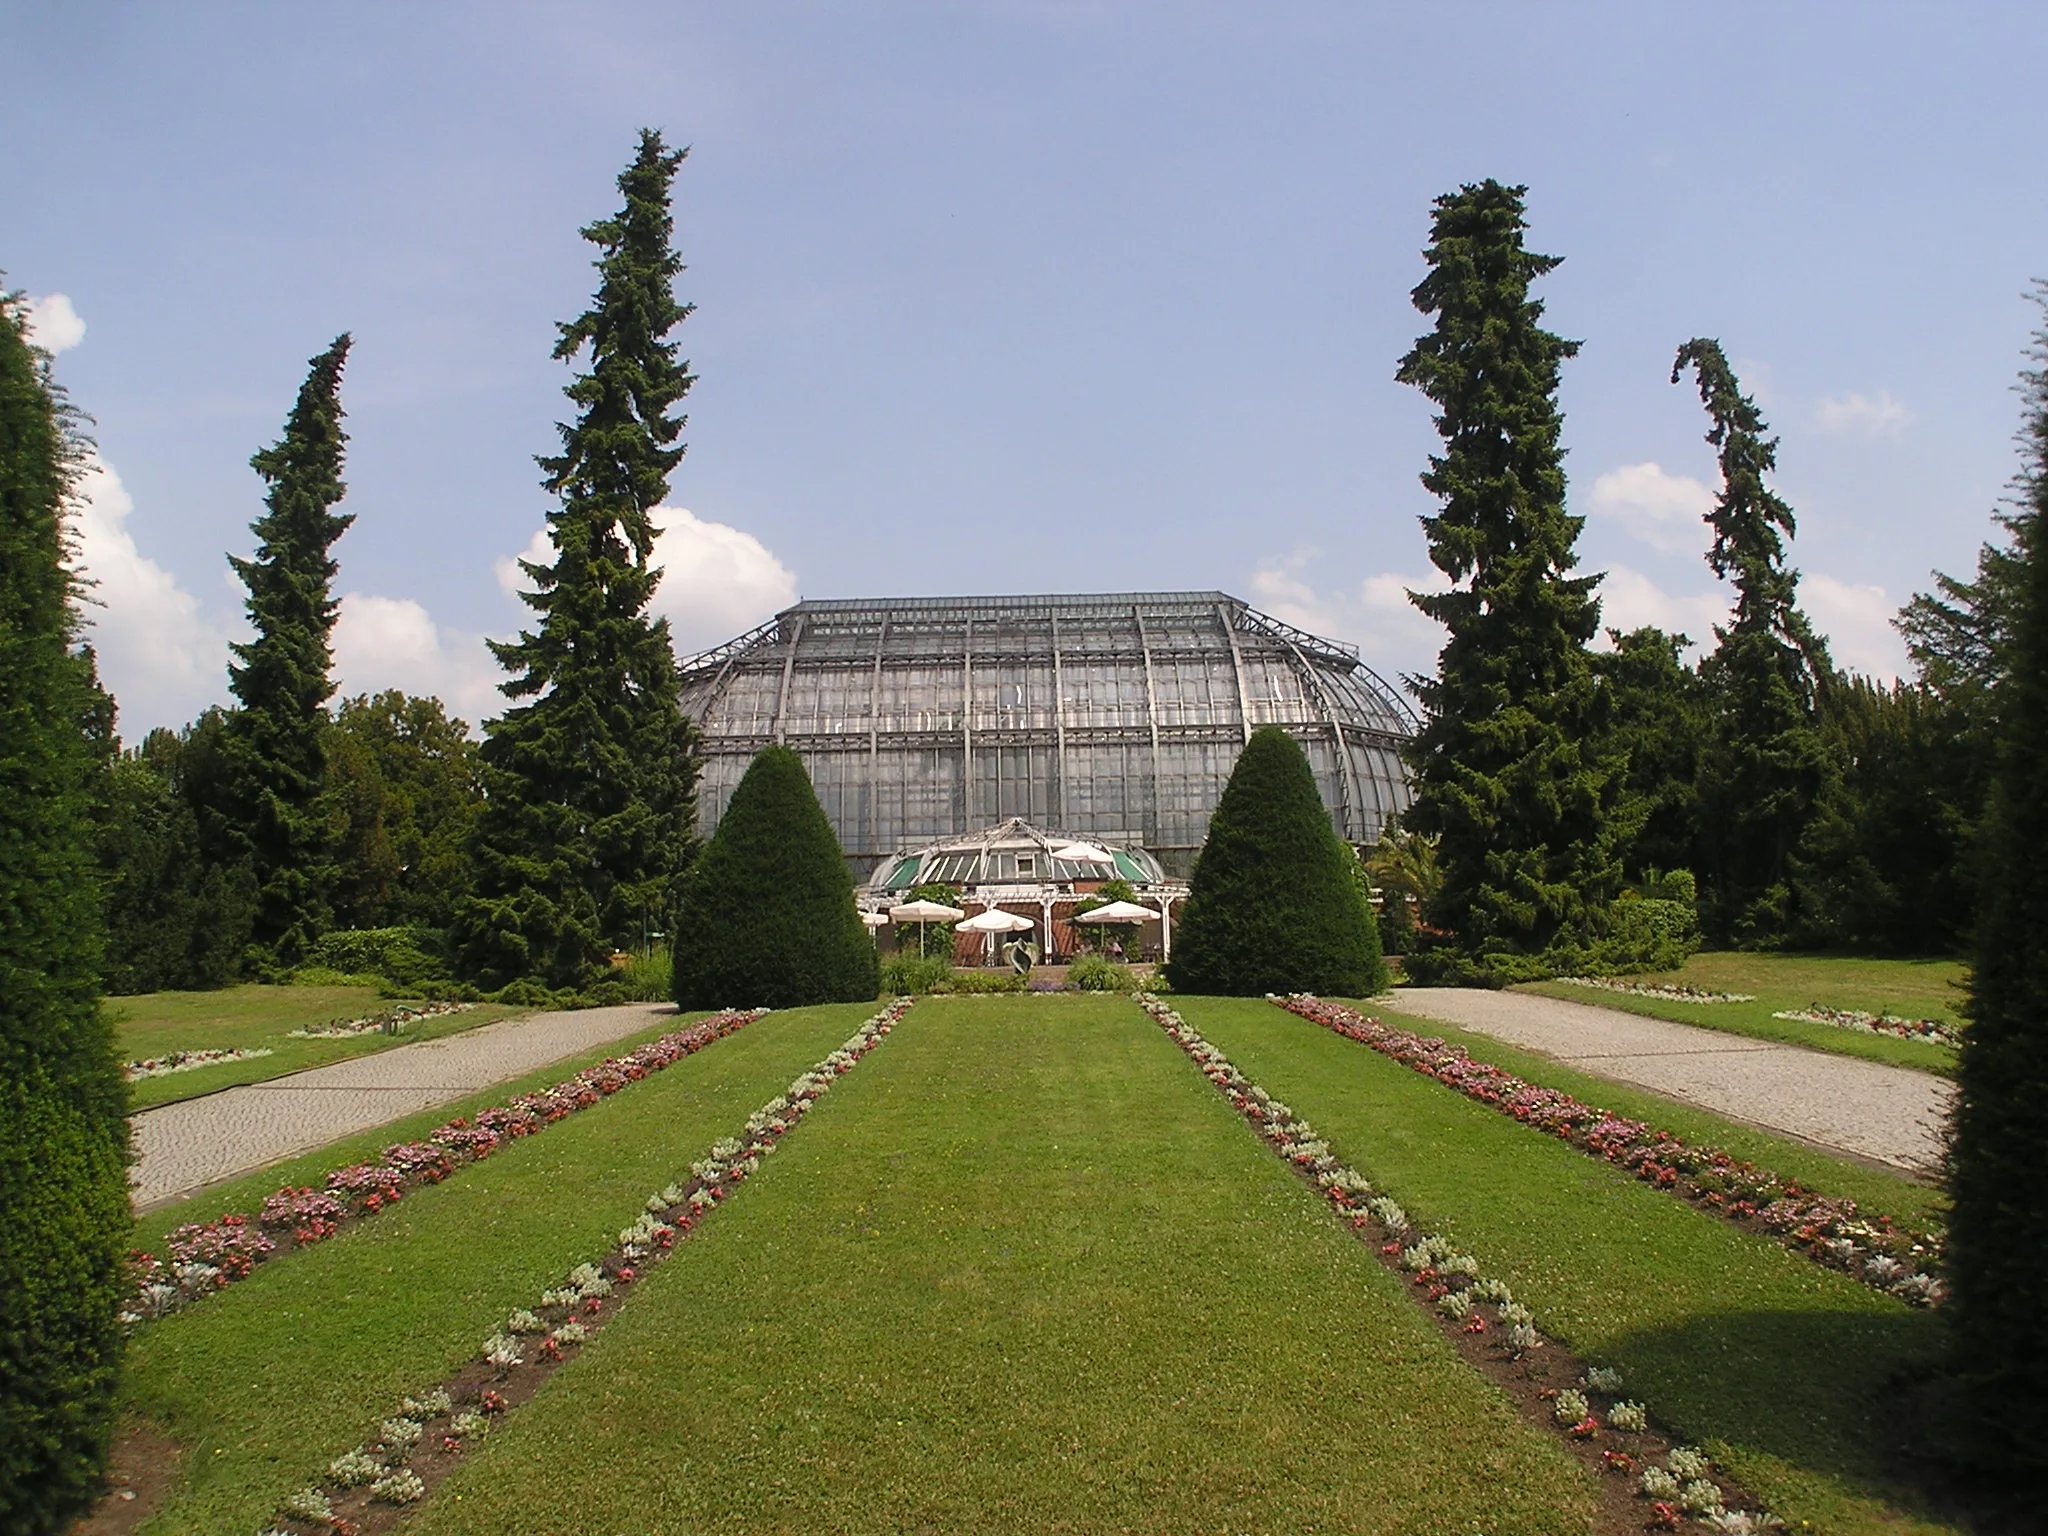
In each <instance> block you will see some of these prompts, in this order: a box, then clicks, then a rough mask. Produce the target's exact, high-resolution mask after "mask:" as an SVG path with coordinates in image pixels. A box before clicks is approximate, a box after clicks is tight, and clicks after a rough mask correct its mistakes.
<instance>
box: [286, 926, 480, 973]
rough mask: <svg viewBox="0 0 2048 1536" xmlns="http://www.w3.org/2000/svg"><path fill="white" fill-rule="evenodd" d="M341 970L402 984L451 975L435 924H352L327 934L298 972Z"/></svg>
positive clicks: (311, 951)
mask: <svg viewBox="0 0 2048 1536" xmlns="http://www.w3.org/2000/svg"><path fill="white" fill-rule="evenodd" d="M308 970H330V971H340V972H342V973H343V974H345V975H350V976H365V975H368V976H376V977H379V978H382V979H383V980H386V981H389V982H392V983H393V984H395V985H397V986H400V987H415V986H419V985H420V984H422V983H424V982H429V981H447V980H449V979H451V976H452V972H451V971H450V969H449V966H448V961H447V957H446V955H445V953H444V946H443V944H442V938H441V935H440V934H439V933H438V932H436V931H435V930H433V929H431V928H411V927H405V928H350V929H345V930H343V931H342V932H340V933H330V934H325V935H323V936H322V937H321V938H320V940H319V941H318V942H317V943H315V944H314V945H313V947H312V949H311V950H310V951H308V953H307V955H306V963H305V965H303V966H301V967H300V968H299V970H298V971H297V972H295V973H294V976H293V979H294V980H295V981H296V980H299V979H300V978H301V977H303V976H304V975H305V973H306V972H307V971H308Z"/></svg>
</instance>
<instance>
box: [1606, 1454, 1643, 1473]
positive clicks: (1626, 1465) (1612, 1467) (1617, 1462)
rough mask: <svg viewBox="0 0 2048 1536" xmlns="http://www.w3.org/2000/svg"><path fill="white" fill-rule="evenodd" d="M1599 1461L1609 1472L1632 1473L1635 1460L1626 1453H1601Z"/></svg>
mask: <svg viewBox="0 0 2048 1536" xmlns="http://www.w3.org/2000/svg"><path fill="white" fill-rule="evenodd" d="M1600 1459H1601V1460H1602V1461H1603V1462H1605V1463H1606V1464H1607V1470H1608V1471H1610V1472H1633V1471H1635V1469H1636V1459H1635V1457H1633V1456H1631V1455H1629V1453H1628V1452H1627V1451H1602V1452H1601V1453H1600Z"/></svg>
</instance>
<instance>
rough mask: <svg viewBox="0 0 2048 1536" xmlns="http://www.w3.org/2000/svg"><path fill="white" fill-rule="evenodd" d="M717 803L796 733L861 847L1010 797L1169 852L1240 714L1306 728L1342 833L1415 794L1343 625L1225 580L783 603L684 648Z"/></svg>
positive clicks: (858, 851) (850, 852) (1239, 725)
mask: <svg viewBox="0 0 2048 1536" xmlns="http://www.w3.org/2000/svg"><path fill="white" fill-rule="evenodd" d="M683 707H684V710H685V712H686V713H688V714H689V715H690V717H691V718H692V719H693V720H694V721H695V722H696V723H697V726H698V729H699V732H700V737H701V742H700V750H701V751H702V753H703V755H704V760H705V761H704V773H703V777H702V779H701V781H700V785H699V808H700V816H701V819H702V825H703V827H704V829H705V830H706V831H707V832H708V831H709V829H710V828H711V827H713V826H715V825H716V823H717V820H718V817H719V816H720V815H721V814H722V813H723V811H724V809H725V804H726V802H727V801H728V800H729V799H730V798H731V795H732V790H733V787H734V786H735V785H736V784H737V783H738V782H739V777H740V775H741V774H742V773H743V772H745V770H746V765H747V763H748V762H749V761H750V760H751V759H752V758H753V756H754V754H755V753H757V752H759V751H760V750H761V749H762V748H763V747H766V746H769V745H771V744H773V743H778V742H779V743H783V744H786V745H788V746H790V747H792V748H794V749H795V750H796V751H797V752H798V753H799V754H800V755H801V756H802V757H803V759H804V762H805V764H806V766H807V767H808V768H809V770H810V774H811V780H812V782H813V783H814V784H815V785H816V786H817V790H818V797H819V799H820V801H821V802H822V803H823V804H824V807H825V813H826V815H827V816H828V817H829V818H830V819H831V822H832V825H833V828H834V830H835V831H836V832H837V833H838V834H839V841H840V846H841V847H842V848H844V849H845V851H846V853H847V856H848V858H849V859H851V860H852V861H853V862H854V864H855V866H856V867H857V868H859V869H861V870H863V871H867V870H871V869H873V868H874V867H875V866H876V865H877V864H878V863H879V862H880V861H881V860H883V859H884V858H887V857H888V856H889V855H891V854H894V853H898V852H900V851H901V850H904V849H910V848H917V847H920V846H922V845H924V844H926V843H930V842H935V841H939V840H942V839H945V838H948V837H953V836H957V835H961V834H963V833H966V832H967V831H968V830H969V829H973V828H981V827H987V826H989V825H990V824H992V823H995V822H1000V821H1003V820H1006V819H1008V818H1010V817H1022V818H1024V819H1025V820H1027V821H1030V822H1033V823H1035V824H1037V825H1039V826H1053V827H1059V828H1062V829H1063V830H1065V831H1066V832H1068V833H1071V834H1072V835H1074V836H1077V837H1086V838H1089V839H1091V840H1093V841H1097V842H1109V843H1113V844H1116V845H1119V846H1122V847H1125V848H1145V849H1150V850H1152V851H1153V852H1154V853H1156V854H1157V855H1159V857H1160V859H1161V860H1162V862H1163V863H1164V865H1165V867H1166V868H1167V869H1169V870H1172V871H1174V872H1176V873H1184V872H1185V870H1186V868H1187V866H1188V864H1189V863H1190V862H1191V861H1192V859H1193V856H1194V853H1195V851H1196V850H1197V849H1199V848H1200V846H1201V843H1202V838H1203V835H1204V833H1205V831H1206V829H1207V827H1208V822H1209V815H1210V813H1211V812H1212V811H1213V810H1214V809H1215V806H1216V801H1217V799H1218V797H1219V796H1220V795H1221V794H1222V792H1223V785H1224V783H1225V781H1226V780H1227V779H1228V778H1229V776H1230V770H1231V768H1232V767H1233V766H1234V765H1235V763H1236V761H1237V754H1238V752H1239V750H1241V749H1242V747H1243V745H1244V743H1245V741H1246V740H1247V739H1248V738H1249V736H1250V735H1251V732H1252V731H1253V730H1254V729H1256V728H1257V727H1258V726H1261V725H1268V724H1272V725H1279V726H1281V727H1283V728H1285V729H1286V730H1287V731H1288V733H1289V734H1290V735H1292V736H1294V737H1295V739H1296V740H1298V741H1300V742H1301V744H1302V746H1303V748H1304V749H1305V750H1306V751H1307V753H1308V756H1309V761H1310V763H1311V765H1312V766H1313V767H1314V769H1315V773H1316V782H1317V785H1318V787H1319V789H1320V790H1321V792H1322V796H1323V803H1324V804H1325V805H1326V806H1328V807H1329V809H1330V815H1331V818H1332V820H1333V822H1334V823H1335V825H1336V827H1337V829H1338V830H1339V832H1340V833H1341V834H1342V835H1343V836H1344V837H1346V838H1347V839H1349V840H1350V841H1352V842H1354V843H1359V844H1366V843H1371V842H1374V841H1376V840H1377V839H1378V837H1379V833H1380V828H1381V827H1382V826H1383V825H1384V824H1385V822H1386V821H1387V819H1388V818H1389V817H1391V816H1393V815H1395V814H1396V813H1398V812H1399V811H1400V810H1402V809H1403V808H1404V807H1405V806H1406V805H1407V804H1408V798H1409V796H1408V787H1407V781H1406V779H1405V777H1404V776H1403V771H1402V767H1401V762H1400V756H1399V753H1400V749H1401V746H1402V744H1403V743H1404V742H1405V741H1406V740H1407V739H1408V737H1409V736H1410V735H1411V734H1412V733H1413V731H1414V729H1415V720H1414V717H1413V715H1412V714H1411V713H1410V712H1409V710H1408V707H1407V705H1406V704H1405V703H1404V702H1403V701H1402V699H1401V696H1400V695H1399V694H1398V693H1397V692H1396V691H1395V690H1394V689H1393V688H1392V687H1391V686H1389V685H1388V684H1387V683H1386V681H1385V680H1384V679H1382V678H1381V677H1379V676H1378V675H1377V674H1376V673H1374V672H1373V671H1372V669H1371V668H1369V667H1367V666H1365V665H1364V664H1363V663H1362V662H1361V661H1360V660H1359V658H1358V653H1357V651H1356V650H1355V649H1354V648H1352V647H1351V646H1348V645H1344V644H1342V643H1340V642H1337V641H1333V640H1326V639H1323V638H1321V637H1319V636H1315V635H1311V634H1307V633H1304V632H1303V631H1301V630H1298V629H1295V628H1293V627H1291V626H1289V625H1287V624H1284V623H1282V622H1280V621H1279V620H1278V619H1274V618H1272V617H1270V616H1269V615H1266V614H1263V613H1260V612H1258V611H1257V610H1256V609H1253V608H1251V607H1250V606H1249V605H1247V604H1245V603H1244V602H1242V601H1240V600H1239V599H1237V598H1234V597H1231V596H1229V595H1228V594H1226V593H1222V592H1125V593H1105V594H1099V595H1081V596H1025V597H966V598H934V597H914V598H873V599H834V600H827V601H811V602H803V603H798V604H797V605H796V606H795V607H792V608H787V609H784V610H783V611H782V612H781V613H779V614H777V615H776V616H775V617H774V618H773V619H772V620H770V621H769V622H768V623H766V624H763V625H762V626H760V627H759V628H758V629H755V630H752V631H750V632H749V633H747V634H745V635H741V636H739V637H738V638H736V639H734V640H731V641H728V642H727V643H726V644H724V645H721V646H718V647H716V648H714V649H712V650H709V651H706V652H704V653H703V654H702V655H699V656H695V657H692V658H690V659H689V660H687V661H685V662H684V663H683Z"/></svg>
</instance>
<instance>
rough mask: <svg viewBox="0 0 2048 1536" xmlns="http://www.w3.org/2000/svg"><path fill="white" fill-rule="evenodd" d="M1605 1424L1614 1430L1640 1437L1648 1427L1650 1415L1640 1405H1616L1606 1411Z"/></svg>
mask: <svg viewBox="0 0 2048 1536" xmlns="http://www.w3.org/2000/svg"><path fill="white" fill-rule="evenodd" d="M1607 1422H1608V1423H1610V1424H1612V1425H1613V1426H1614V1427H1615V1428H1616V1429H1622V1430H1626V1431H1628V1433H1630V1434H1632V1435H1640V1434H1642V1433H1643V1431H1645V1430H1647V1429H1648V1428H1649V1427H1650V1415H1649V1413H1648V1412H1647V1411H1646V1410H1645V1409H1644V1407H1643V1405H1642V1404H1641V1403H1633V1402H1624V1403H1616V1404H1615V1405H1614V1406H1613V1407H1612V1408H1610V1409H1608V1410H1607Z"/></svg>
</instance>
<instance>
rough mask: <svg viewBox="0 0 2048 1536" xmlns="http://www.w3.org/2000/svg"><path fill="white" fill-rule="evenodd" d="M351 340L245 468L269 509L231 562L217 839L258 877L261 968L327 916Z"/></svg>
mask: <svg viewBox="0 0 2048 1536" xmlns="http://www.w3.org/2000/svg"><path fill="white" fill-rule="evenodd" d="M348 349H349V338H348V337H347V336H345V335H344V336H338V337H336V338H335V341H334V345H333V346H331V347H329V348H328V349H327V350H326V351H325V352H322V353H321V354H320V355H319V356H318V357H316V358H314V359H313V361H312V364H311V366H310V368H309V369H308V371H307V374H306V382H305V383H304V384H302V385H301V386H300V387H299V398H298V400H297V402H296V403H295V404H294V405H293V406H292V412H291V415H290V417H288V418H287V419H286V421H285V428H284V436H283V437H282V438H280V439H279V440H278V442H277V443H276V444H275V445H274V446H272V447H269V448H265V449H264V450H262V451H261V452H260V453H258V454H257V455H256V456H255V457H254V458H252V459H250V460H249V466H250V468H252V469H254V470H255V471H256V473H257V474H258V475H260V476H262V477H263V480H264V482H265V483H266V484H267V485H268V486H269V488H270V489H269V491H268V493H267V494H266V495H265V497H264V502H265V505H266V506H267V508H268V510H267V511H266V512H265V513H264V515H263V516H262V517H260V518H258V519H257V520H256V521H255V522H254V523H253V524H251V525H250V527H251V530H252V531H253V532H254V533H255V535H256V539H257V545H256V554H255V557H254V558H253V559H248V560H241V559H236V558H234V557H233V556H230V557H229V564H231V565H233V566H234V568H235V574H236V575H238V576H240V577H241V578H242V582H243V584H244V585H245V586H247V587H248V589H249V597H248V604H247V606H248V610H249V620H250V622H251V623H252V624H253V625H254V626H255V629H256V638H255V639H254V640H251V641H249V642H248V643H247V644H244V645H236V646H235V647H233V650H234V654H235V658H236V661H238V662H239V663H240V665H235V664H233V663H230V664H229V667H228V685H229V687H230V688H232V689H233V691H234V694H235V697H236V698H238V699H240V700H241V701H242V707H241V709H240V710H239V711H237V712H236V713H234V714H232V715H230V716H229V717H228V722H227V725H228V731H227V742H226V746H227V756H228V768H229V772H228V775H227V789H228V797H229V804H228V805H227V806H225V807H223V809H224V810H225V811H226V812H227V814H226V816H225V817H223V818H222V820H223V821H224V823H225V825H224V826H222V827H218V828H216V829H215V830H216V832H217V833H220V834H223V835H224V840H225V841H226V842H227V843H228V844H229V846H230V847H232V845H233V844H234V843H235V842H237V841H239V842H240V843H242V844H243V845H244V846H245V847H246V850H247V853H248V857H249V862H250V864H251V866H252V867H253V869H254V872H255V877H256V887H257V897H256V915H255V928H254V932H253V934H252V940H253V946H254V948H255V949H256V950H257V952H258V958H259V962H260V963H264V964H270V965H278V966H290V965H294V964H296V963H298V962H299V961H300V960H301V959H303V958H304V956H305V953H306V951H307V950H308V949H309V948H310V947H311V946H312V944H313V941H314V940H316V939H317V938H319V937H320V935H321V933H323V932H324V931H325V930H326V929H327V927H328V925H329V923H330V922H331V917H332V907H331V889H332V886H333V881H334V842H333V836H332V834H331V832H330V831H329V829H328V817H327V814H326V807H325V806H324V805H323V804H322V803H321V797H322V791H323V789H324V786H325V773H324V758H323V755H322V740H323V738H324V737H325V736H326V734H327V729H328V720H327V700H328V698H329V697H330V696H332V694H333V693H334V682H333V679H332V678H331V677H330V676H329V673H330V671H331V669H332V667H333V664H334V650H333V646H332V643H331V641H332V636H333V633H334V616H335V611H336V608H337V607H338V605H337V603H336V602H335V599H334V594H333V584H334V573H335V570H336V565H335V562H334V557H333V554H332V553H331V551H332V549H333V546H334V541H335V540H336V539H338V538H340V537H341V535H342V533H343V532H344V531H345V530H346V529H347V528H348V526H349V524H350V523H352V522H354V521H355V518H354V517H353V516H352V515H349V514H346V513H337V512H334V511H332V510H330V509H331V508H332V507H333V506H334V504H335V503H336V502H338V501H340V500H341V498H342V495H343V493H344V491H345V490H346V487H345V486H343V484H342V483H341V457H342V445H343V444H344V443H345V442H347V441H348V438H347V436H346V435H345V434H344V433H343V432H342V430H341V418H342V410H341V371H342V366H343V365H344V364H345V363H346V362H347V361H348Z"/></svg>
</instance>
